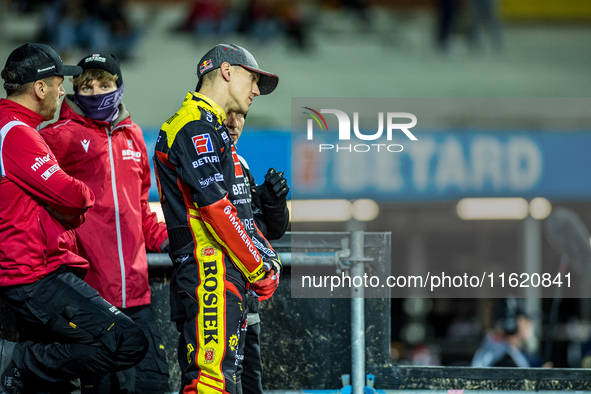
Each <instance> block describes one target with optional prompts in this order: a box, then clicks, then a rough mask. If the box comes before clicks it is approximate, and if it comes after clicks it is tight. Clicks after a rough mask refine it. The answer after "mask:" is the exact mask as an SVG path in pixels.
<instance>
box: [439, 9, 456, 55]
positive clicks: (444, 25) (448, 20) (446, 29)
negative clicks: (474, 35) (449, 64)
mask: <svg viewBox="0 0 591 394" xmlns="http://www.w3.org/2000/svg"><path fill="white" fill-rule="evenodd" d="M435 8H436V11H437V28H436V29H437V30H436V37H435V39H436V40H435V44H436V48H437V49H438V50H439V51H440V52H442V53H449V51H450V45H451V35H452V32H453V29H454V27H455V23H456V19H457V14H458V4H457V0H437V1H436V5H435Z"/></svg>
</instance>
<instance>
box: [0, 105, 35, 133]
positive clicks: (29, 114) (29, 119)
mask: <svg viewBox="0 0 591 394" xmlns="http://www.w3.org/2000/svg"><path fill="white" fill-rule="evenodd" d="M0 110H3V111H6V112H9V113H10V115H12V116H14V117H15V118H16V119H18V120H20V121H21V122H23V123H26V124H27V125H28V126H31V127H32V128H34V129H36V128H37V127H38V126H39V125H40V124H41V123H43V116H41V115H39V114H38V113H37V112H35V111H33V110H30V109H29V108H27V107H25V106H24V105H22V104H19V103H17V102H16V101H12V100H9V99H0ZM2 126H3V125H2Z"/></svg>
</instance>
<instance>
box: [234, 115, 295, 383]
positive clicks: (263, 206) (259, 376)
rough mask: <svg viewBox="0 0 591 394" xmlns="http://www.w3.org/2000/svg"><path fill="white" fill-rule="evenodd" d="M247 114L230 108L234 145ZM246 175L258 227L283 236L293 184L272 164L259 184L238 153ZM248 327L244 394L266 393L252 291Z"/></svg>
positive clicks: (269, 234)
mask: <svg viewBox="0 0 591 394" xmlns="http://www.w3.org/2000/svg"><path fill="white" fill-rule="evenodd" d="M245 120H246V115H242V114H238V113H236V112H228V114H227V117H226V121H225V122H224V124H225V125H226V128H227V129H228V131H229V133H230V138H232V141H234V145H235V146H237V145H238V139H239V138H240V136H241V135H242V130H243V128H244V122H245ZM238 159H239V160H240V165H241V166H242V171H243V172H244V177H245V179H247V180H248V186H249V191H250V192H249V198H250V201H251V204H250V205H251V207H252V214H253V217H254V222H255V224H256V226H257V228H258V229H259V230H260V231H261V233H262V234H263V235H264V236H265V238H267V239H268V240H274V239H279V238H281V237H282V236H283V234H285V231H287V227H288V226H289V209H288V208H287V195H288V193H289V186H288V185H287V180H286V179H285V178H284V177H283V172H282V171H279V172H277V170H275V168H270V169H269V170H268V171H267V173H266V174H265V181H264V182H263V183H262V184H261V185H257V183H256V181H255V179H254V176H253V175H252V173H251V172H250V168H249V166H248V163H247V162H246V159H244V157H242V156H241V155H238ZM246 304H247V312H248V313H247V315H246V320H247V327H246V335H245V339H244V350H243V351H242V353H243V355H244V361H243V362H242V391H243V393H244V394H262V393H263V360H262V358H261V338H260V336H261V325H260V322H261V318H260V315H259V300H258V298H257V297H255V296H252V295H247V296H246Z"/></svg>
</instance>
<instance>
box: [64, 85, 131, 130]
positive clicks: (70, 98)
mask: <svg viewBox="0 0 591 394" xmlns="http://www.w3.org/2000/svg"><path fill="white" fill-rule="evenodd" d="M64 105H68V106H69V107H70V109H71V110H72V111H73V112H74V113H75V114H76V115H78V116H80V117H81V118H84V121H85V122H86V123H91V124H95V125H97V126H99V127H100V128H104V127H105V126H107V127H111V124H110V123H109V122H105V121H102V120H96V119H92V118H89V117H88V116H85V115H84V113H83V112H82V109H80V107H79V106H78V104H76V101H75V100H74V95H73V94H67V95H66V97H64V102H63V104H62V109H61V111H60V119H62V118H64V117H69V116H68V115H65V116H62V115H64V112H65V110H64ZM128 118H129V111H128V110H127V107H125V104H123V103H121V104H119V115H118V116H117V119H115V121H114V122H113V126H112V128H113V130H115V129H116V128H117V126H119V124H120V123H121V122H123V121H124V120H126V119H128Z"/></svg>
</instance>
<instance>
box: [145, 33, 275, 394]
mask: <svg viewBox="0 0 591 394" xmlns="http://www.w3.org/2000/svg"><path fill="white" fill-rule="evenodd" d="M197 76H198V78H199V82H198V84H197V89H196V90H197V91H196V92H194V93H188V94H187V96H186V97H185V101H184V102H183V106H182V107H181V109H180V110H178V111H177V112H176V113H175V114H174V115H173V116H172V117H170V118H169V119H168V120H167V121H166V122H165V123H164V124H163V125H162V128H161V130H160V134H159V136H158V140H157V142H156V148H155V156H154V161H155V166H154V167H155V170H156V176H157V179H158V185H159V191H160V201H161V203H162V210H163V212H164V216H165V218H166V225H167V227H168V236H169V238H170V252H169V254H170V256H171V258H172V260H173V263H174V273H173V277H172V278H171V284H170V286H171V314H172V316H171V317H172V320H173V321H175V322H176V324H177V328H178V330H179V332H180V334H181V335H180V339H179V354H178V358H179V364H180V367H181V374H182V377H181V379H182V382H181V384H182V388H181V392H183V393H185V394H188V393H204V392H208V393H213V392H220V393H232V394H237V393H241V392H242V387H241V376H240V373H241V370H240V363H241V361H242V358H243V355H242V354H240V351H239V349H241V348H242V342H243V341H244V335H243V330H244V329H245V325H246V311H247V309H246V294H247V292H248V293H250V294H252V295H255V296H258V298H259V300H265V299H268V298H270V297H271V296H272V295H273V292H274V291H275V289H276V288H277V286H278V285H279V275H280V271H281V263H280V261H279V259H278V256H277V254H276V253H275V251H274V250H273V249H272V247H271V246H270V245H269V243H268V241H267V240H266V239H265V237H264V236H263V235H262V234H261V233H260V232H259V231H258V229H257V227H256V225H255V223H254V219H253V214H252V209H251V205H250V199H249V189H248V184H247V181H246V179H245V176H244V172H243V170H242V166H241V165H240V161H239V159H238V154H237V153H236V149H235V147H234V144H233V143H232V139H231V138H230V136H229V133H228V130H227V128H226V127H225V126H224V124H223V122H224V121H225V119H226V114H227V113H229V112H230V111H233V112H237V113H242V114H246V113H247V112H248V110H249V107H250V105H251V104H252V102H253V99H254V98H255V97H256V96H259V95H264V94H269V93H271V92H273V91H274V90H275V88H276V87H277V83H278V81H279V78H278V77H277V76H276V75H274V74H271V73H268V72H266V71H263V70H261V69H260V68H259V66H258V64H257V62H256V61H255V59H254V57H253V56H252V55H251V54H250V52H248V51H247V50H246V49H244V48H242V47H240V46H237V45H230V44H219V45H216V46H215V47H214V48H213V49H211V50H210V51H209V52H207V53H206V54H205V56H203V58H201V60H200V61H199V63H198V66H197Z"/></svg>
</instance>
